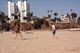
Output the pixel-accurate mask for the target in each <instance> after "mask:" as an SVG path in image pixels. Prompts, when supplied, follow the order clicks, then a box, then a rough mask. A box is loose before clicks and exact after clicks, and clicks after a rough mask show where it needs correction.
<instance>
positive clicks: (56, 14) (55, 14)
mask: <svg viewBox="0 0 80 53" xmlns="http://www.w3.org/2000/svg"><path fill="white" fill-rule="evenodd" d="M54 16H55V18H54V20H55V22H56V21H57V16H58V13H54Z"/></svg>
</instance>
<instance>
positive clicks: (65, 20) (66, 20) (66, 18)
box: [60, 15, 70, 23]
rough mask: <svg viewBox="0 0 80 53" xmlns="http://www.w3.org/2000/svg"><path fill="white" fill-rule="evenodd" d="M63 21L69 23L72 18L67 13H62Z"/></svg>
mask: <svg viewBox="0 0 80 53" xmlns="http://www.w3.org/2000/svg"><path fill="white" fill-rule="evenodd" d="M60 19H61V21H62V23H69V22H70V18H69V17H68V16H67V15H62V16H61V17H60Z"/></svg>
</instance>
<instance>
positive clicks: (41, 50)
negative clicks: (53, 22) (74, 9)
mask: <svg viewBox="0 0 80 53" xmlns="http://www.w3.org/2000/svg"><path fill="white" fill-rule="evenodd" d="M22 35H23V39H20V37H18V38H17V39H14V38H15V36H14V34H12V32H4V33H3V34H0V53H80V31H67V30H58V31H57V32H56V36H57V38H54V37H53V35H52V32H51V31H49V30H46V31H27V32H22Z"/></svg>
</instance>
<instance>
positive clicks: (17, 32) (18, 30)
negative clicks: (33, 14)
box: [14, 20, 23, 38]
mask: <svg viewBox="0 0 80 53" xmlns="http://www.w3.org/2000/svg"><path fill="white" fill-rule="evenodd" d="M14 32H15V34H16V38H17V37H18V36H20V37H21V38H22V37H23V36H22V34H21V32H20V20H17V21H16V23H15V29H14Z"/></svg>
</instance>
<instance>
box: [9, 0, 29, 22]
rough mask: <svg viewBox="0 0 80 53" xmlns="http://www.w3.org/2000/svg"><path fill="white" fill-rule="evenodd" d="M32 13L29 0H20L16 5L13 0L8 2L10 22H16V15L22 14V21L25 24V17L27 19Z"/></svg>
mask: <svg viewBox="0 0 80 53" xmlns="http://www.w3.org/2000/svg"><path fill="white" fill-rule="evenodd" d="M29 12H30V8H29V3H28V2H27V0H18V2H17V3H16V4H15V3H14V2H12V0H8V17H9V18H10V22H11V21H14V15H16V14H18V13H20V21H21V22H25V20H24V19H23V17H26V16H27V14H28V13H29Z"/></svg>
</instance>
